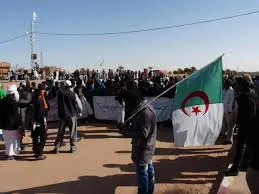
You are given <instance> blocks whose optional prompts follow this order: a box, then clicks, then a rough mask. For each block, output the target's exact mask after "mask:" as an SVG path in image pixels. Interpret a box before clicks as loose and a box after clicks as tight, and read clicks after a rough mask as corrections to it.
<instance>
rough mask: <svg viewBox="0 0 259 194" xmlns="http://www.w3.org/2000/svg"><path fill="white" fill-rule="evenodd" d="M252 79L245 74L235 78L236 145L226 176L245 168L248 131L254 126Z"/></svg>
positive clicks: (235, 173) (254, 97) (254, 109)
mask: <svg viewBox="0 0 259 194" xmlns="http://www.w3.org/2000/svg"><path fill="white" fill-rule="evenodd" d="M251 83H252V79H251V77H249V76H247V75H245V76H243V77H239V78H237V84H238V88H239V91H238V96H237V103H238V115H237V125H238V134H237V145H236V146H237V147H236V155H235V159H234V163H233V165H232V167H231V168H230V169H229V170H228V171H227V172H226V175H227V176H237V175H238V172H239V169H242V170H245V169H246V168H247V149H246V143H247V140H248V137H249V133H250V131H251V130H252V129H253V127H254V121H255V114H256V97H257V95H256V93H255V92H254V90H252V89H251Z"/></svg>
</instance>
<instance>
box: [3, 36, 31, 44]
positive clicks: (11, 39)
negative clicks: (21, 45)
mask: <svg viewBox="0 0 259 194" xmlns="http://www.w3.org/2000/svg"><path fill="white" fill-rule="evenodd" d="M25 36H27V34H23V35H20V36H16V37H14V38H9V39H7V40H3V41H0V44H4V43H7V42H11V41H14V40H17V39H20V38H23V37H25Z"/></svg>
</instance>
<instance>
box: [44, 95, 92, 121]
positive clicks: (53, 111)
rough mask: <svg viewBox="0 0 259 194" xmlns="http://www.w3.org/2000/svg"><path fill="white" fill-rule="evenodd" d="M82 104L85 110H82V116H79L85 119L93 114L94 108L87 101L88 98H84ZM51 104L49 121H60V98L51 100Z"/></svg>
mask: <svg viewBox="0 0 259 194" xmlns="http://www.w3.org/2000/svg"><path fill="white" fill-rule="evenodd" d="M81 102H82V106H83V110H82V116H81V117H78V119H83V118H86V117H88V116H89V115H92V114H93V110H92V108H91V106H90V104H89V102H87V100H86V99H82V100H81ZM49 104H50V110H49V112H48V119H47V120H48V121H50V122H52V121H58V120H59V117H58V100H57V98H55V99H53V100H50V101H49Z"/></svg>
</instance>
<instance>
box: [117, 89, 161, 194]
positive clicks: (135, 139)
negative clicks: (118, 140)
mask: <svg viewBox="0 0 259 194" xmlns="http://www.w3.org/2000/svg"><path fill="white" fill-rule="evenodd" d="M126 95H127V97H126V98H125V103H127V104H128V105H129V107H131V110H130V112H131V115H133V114H135V113H137V114H136V115H135V116H134V117H133V118H132V119H131V120H130V121H128V122H129V124H127V126H126V125H125V124H121V125H120V126H118V128H119V129H120V132H121V133H122V134H126V135H127V136H129V137H131V138H132V154H131V159H132V161H133V163H134V164H135V166H136V174H137V177H138V193H139V194H153V193H154V187H155V170H154V165H153V163H152V159H153V156H154V153H155V144H156V134H157V125H156V113H155V110H154V108H153V107H152V106H151V105H150V104H146V102H145V101H144V100H143V97H142V95H141V94H140V93H139V92H137V91H130V92H128V93H127V94H126Z"/></svg>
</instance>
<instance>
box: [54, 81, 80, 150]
mask: <svg viewBox="0 0 259 194" xmlns="http://www.w3.org/2000/svg"><path fill="white" fill-rule="evenodd" d="M71 86H72V83H71V81H69V80H67V81H66V82H65V89H64V90H63V91H62V92H60V93H59V95H58V115H59V118H60V123H59V131H58V135H57V138H56V141H55V149H54V153H59V148H60V146H61V143H62V142H63V137H64V133H65V130H66V127H68V128H69V130H70V146H71V149H70V152H71V153H74V152H75V151H76V149H77V148H76V142H77V115H80V114H81V112H82V104H81V102H80V99H79V98H78V96H77V94H76V93H75V92H73V91H72V89H71Z"/></svg>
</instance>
